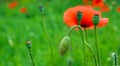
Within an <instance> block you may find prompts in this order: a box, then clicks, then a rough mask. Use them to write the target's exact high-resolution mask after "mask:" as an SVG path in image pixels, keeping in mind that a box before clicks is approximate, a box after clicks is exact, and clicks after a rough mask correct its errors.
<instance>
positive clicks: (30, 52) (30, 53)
mask: <svg viewBox="0 0 120 66" xmlns="http://www.w3.org/2000/svg"><path fill="white" fill-rule="evenodd" d="M28 50H29V55H30V58H31V61H32V64H33V66H35V63H34V60H33V55H32V51H31V48H29V49H28Z"/></svg>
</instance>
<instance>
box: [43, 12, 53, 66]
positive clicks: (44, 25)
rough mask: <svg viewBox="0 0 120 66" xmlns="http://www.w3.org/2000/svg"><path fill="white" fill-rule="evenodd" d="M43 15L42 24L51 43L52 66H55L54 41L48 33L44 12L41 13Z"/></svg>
mask: <svg viewBox="0 0 120 66" xmlns="http://www.w3.org/2000/svg"><path fill="white" fill-rule="evenodd" d="M41 15H42V23H43V28H44V32H45V34H46V37H47V39H48V41H49V46H50V51H51V59H52V65H53V66H54V54H53V47H52V41H51V39H50V37H49V35H48V32H47V27H46V23H45V17H44V12H41Z"/></svg>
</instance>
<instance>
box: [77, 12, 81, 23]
mask: <svg viewBox="0 0 120 66" xmlns="http://www.w3.org/2000/svg"><path fill="white" fill-rule="evenodd" d="M81 19H82V12H80V11H78V12H77V20H78V21H80V20H81Z"/></svg>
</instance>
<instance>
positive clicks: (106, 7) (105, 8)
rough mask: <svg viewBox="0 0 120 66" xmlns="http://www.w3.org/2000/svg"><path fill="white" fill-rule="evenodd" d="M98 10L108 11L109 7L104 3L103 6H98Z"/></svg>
mask: <svg viewBox="0 0 120 66" xmlns="http://www.w3.org/2000/svg"><path fill="white" fill-rule="evenodd" d="M100 11H102V12H109V11H110V8H109V7H108V6H107V5H104V6H103V7H101V8H100Z"/></svg>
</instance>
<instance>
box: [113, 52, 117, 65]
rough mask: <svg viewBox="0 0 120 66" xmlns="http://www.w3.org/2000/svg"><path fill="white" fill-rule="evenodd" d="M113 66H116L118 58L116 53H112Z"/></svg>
mask: <svg viewBox="0 0 120 66" xmlns="http://www.w3.org/2000/svg"><path fill="white" fill-rule="evenodd" d="M112 59H113V66H118V56H117V54H116V53H112Z"/></svg>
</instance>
